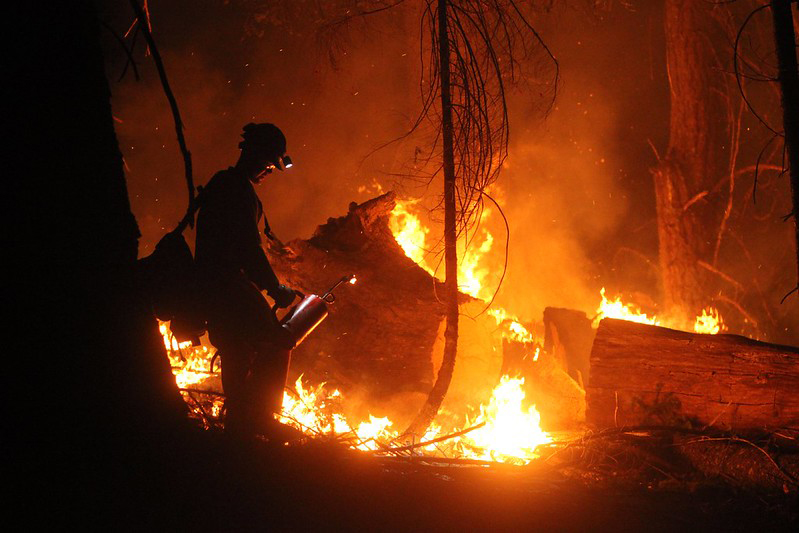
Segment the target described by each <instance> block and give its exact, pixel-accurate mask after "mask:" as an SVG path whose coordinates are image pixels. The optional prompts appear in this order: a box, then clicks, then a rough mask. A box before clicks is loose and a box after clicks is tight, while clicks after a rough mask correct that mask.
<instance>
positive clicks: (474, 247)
mask: <svg viewBox="0 0 799 533" xmlns="http://www.w3.org/2000/svg"><path fill="white" fill-rule="evenodd" d="M415 203H416V201H413V200H397V201H396V204H395V206H394V209H393V210H392V211H391V217H390V218H389V228H390V229H391V233H392V234H393V235H394V239H395V240H396V241H397V244H399V245H400V247H401V248H402V250H403V251H404V252H405V255H406V256H408V257H409V258H411V259H412V260H413V261H414V262H415V263H416V264H417V265H419V266H420V267H422V268H423V269H425V270H426V271H427V272H428V273H429V274H430V275H431V276H434V277H435V276H436V273H435V268H433V267H432V266H431V265H430V264H428V263H427V256H428V255H429V248H428V246H427V236H428V234H429V233H430V228H428V227H426V226H424V224H422V222H421V219H420V218H419V216H418V215H417V214H415V213H413V212H412V211H413V210H412V208H411V206H413V205H414V204H415ZM490 215H491V210H490V209H484V210H483V212H482V213H481V215H480V223H479V225H482V224H483V222H485V221H486V220H487V219H488V217H489V216H490ZM472 241H474V242H470V243H469V246H467V245H466V237H464V238H462V239H461V240H460V241H459V242H458V248H459V249H460V250H461V251H460V253H459V257H460V262H459V264H458V289H459V290H460V291H461V292H463V293H465V294H468V295H470V296H473V297H475V298H480V299H483V300H487V299H488V298H489V297H490V296H491V295H490V294H486V289H485V279H486V277H487V275H488V274H489V269H488V268H487V267H485V266H484V265H482V264H481V263H482V262H484V258H485V257H486V255H487V254H488V253H489V252H490V251H491V248H492V247H493V245H494V236H493V235H492V234H491V232H489V231H488V230H487V229H485V228H482V229H481V230H480V239H479V241H475V237H474V236H472ZM478 242H479V245H478V244H477V243H478ZM464 250H465V251H464Z"/></svg>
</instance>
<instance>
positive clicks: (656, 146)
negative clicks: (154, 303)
mask: <svg viewBox="0 0 799 533" xmlns="http://www.w3.org/2000/svg"><path fill="white" fill-rule="evenodd" d="M253 4H256V7H253ZM639 4H641V5H638V6H636V7H637V9H636V10H628V9H622V8H619V7H618V6H617V7H616V8H614V9H611V10H608V11H603V12H596V11H592V12H590V13H586V12H583V11H578V10H572V9H563V8H559V9H555V10H553V11H551V12H548V13H547V12H543V13H540V14H539V16H537V17H536V19H535V20H534V23H535V26H536V28H537V29H538V31H539V32H540V34H541V35H542V37H543V38H544V40H545V41H546V43H547V45H548V46H549V47H550V49H551V50H552V51H553V53H554V54H555V55H556V56H557V58H558V60H559V62H560V68H561V85H560V88H559V92H558V98H557V101H556V104H555V108H554V109H553V111H552V112H551V114H550V115H549V116H548V117H546V119H542V117H541V116H540V112H539V111H540V108H541V99H540V97H539V96H538V95H535V94H529V93H513V94H512V95H511V96H510V101H509V106H510V128H511V140H510V147H509V157H508V160H507V163H506V166H505V168H504V170H503V173H502V174H501V176H500V180H499V183H498V186H497V188H496V189H495V191H494V194H495V195H496V196H497V198H498V199H500V200H501V202H502V205H503V207H504V210H505V213H506V215H507V218H508V221H509V225H510V252H509V257H508V272H507V276H506V279H505V282H504V285H503V289H502V291H501V292H500V294H499V296H498V303H499V304H501V305H503V306H505V307H506V308H507V309H508V310H509V311H510V312H512V313H514V314H517V315H519V316H521V317H523V318H527V319H533V320H535V319H540V317H541V314H542V312H543V309H544V307H546V306H558V307H571V308H576V309H581V310H583V311H586V312H587V313H588V314H589V316H590V315H591V314H592V313H593V311H594V310H595V309H596V305H597V303H598V301H599V289H600V287H602V286H605V287H607V288H608V291H609V292H610V293H624V294H626V295H628V296H631V297H634V298H636V299H637V301H638V302H639V303H640V304H641V305H646V304H647V303H652V302H654V301H656V300H657V299H658V294H659V290H660V289H659V287H658V277H657V275H656V270H655V269H656V267H657V225H656V219H655V201H654V189H653V185H652V177H651V174H650V169H651V168H653V167H654V166H655V165H656V163H657V158H656V151H660V152H661V153H662V152H663V151H664V150H665V146H666V143H667V140H668V110H669V108H668V80H667V75H666V69H665V57H664V36H663V14H662V6H661V5H659V4H660V3H654V2H640V3H639ZM644 4H645V5H644ZM299 5H300V4H297V6H299ZM150 10H151V18H152V24H153V32H154V35H155V38H156V40H157V42H158V44H159V47H160V50H161V53H162V55H163V57H164V62H165V65H166V68H167V71H168V75H169V78H170V82H171V85H172V88H173V90H174V92H175V95H176V97H177V99H178V102H179V105H180V110H181V113H182V116H183V119H184V122H185V125H186V129H185V134H186V139H187V143H188V146H189V149H190V150H191V152H192V156H193V161H194V176H195V182H196V183H197V184H203V183H205V182H207V181H208V180H209V179H210V177H211V176H212V175H213V174H214V173H215V172H216V171H218V170H221V169H223V168H226V167H227V166H230V165H233V164H234V163H235V161H236V158H237V155H238V149H237V144H238V142H239V140H240V138H239V134H240V132H241V127H242V126H243V125H244V124H246V123H248V122H273V123H275V124H277V125H278V126H279V127H281V128H282V129H283V131H284V132H285V134H286V137H287V139H288V153H289V154H290V155H291V156H292V158H293V160H294V162H295V166H294V167H293V168H292V169H291V170H290V171H287V172H283V173H280V172H276V173H275V174H273V176H272V177H271V178H270V179H268V180H267V182H266V183H264V184H262V185H261V186H259V187H258V192H259V195H260V196H261V199H262V200H263V202H264V208H265V211H266V213H267V215H268V217H269V221H270V224H271V226H272V229H273V231H274V232H275V234H276V235H277V236H278V237H279V238H280V239H281V240H284V241H287V240H291V239H293V238H298V237H302V238H307V237H309V236H310V235H311V233H312V232H313V230H314V228H315V227H316V226H318V225H319V224H321V223H323V222H324V221H325V220H327V218H328V217H334V216H340V215H342V214H343V213H345V212H346V210H347V205H348V204H349V203H350V202H351V201H359V202H360V201H364V200H366V199H368V198H370V197H371V196H373V195H374V193H375V188H374V187H373V185H374V183H376V182H377V183H380V184H382V185H383V188H384V189H389V188H394V187H395V186H396V185H397V179H396V178H394V177H392V175H393V174H394V173H401V172H405V171H407V168H408V165H409V162H411V161H412V160H413V157H414V154H415V153H418V150H419V149H421V150H422V151H423V150H424V149H425V148H426V147H425V146H423V145H422V141H420V140H418V139H415V138H410V139H407V140H404V141H402V142H398V143H393V144H390V145H389V146H388V147H386V148H383V149H381V150H378V151H377V152H374V150H375V148H376V147H378V146H380V145H382V144H384V143H386V142H387V141H390V140H392V139H394V138H396V137H398V136H400V135H402V134H403V133H404V132H405V131H407V129H408V128H409V126H410V125H411V124H412V121H413V119H414V118H415V116H416V113H418V111H419V105H420V97H419V73H420V69H419V63H420V61H419V50H418V42H419V40H418V36H419V25H418V13H416V12H415V10H413V9H401V10H398V11H396V12H393V13H392V14H390V15H388V16H384V15H380V16H375V17H371V18H369V19H368V20H364V21H355V22H353V24H352V25H351V28H350V32H349V35H350V38H347V37H346V36H342V35H335V37H336V39H335V43H336V47H335V54H333V58H334V60H335V64H332V63H331V61H330V60H329V59H330V56H331V54H330V53H329V52H330V50H331V48H330V43H329V42H322V41H320V40H319V39H317V34H316V31H315V24H316V20H315V18H314V16H311V12H310V10H309V12H308V17H305V18H304V17H302V14H303V12H302V9H301V8H300V7H294V8H292V11H291V13H290V14H291V15H292V16H291V17H288V16H287V17H286V18H285V19H275V18H270V17H269V16H267V17H262V16H260V15H261V14H262V13H261V12H259V10H258V9H257V3H254V2H246V1H245V2H221V1H202V2H189V1H182V0H181V1H177V0H173V1H151V2H150ZM101 17H102V18H103V19H104V20H105V21H106V22H108V23H109V24H110V25H111V26H112V27H114V28H116V29H117V30H118V31H120V32H124V30H125V29H126V28H127V27H128V26H129V25H130V22H131V20H132V15H131V14H130V12H129V8H128V6H127V2H110V1H106V2H103V3H102V9H101ZM104 39H105V45H106V50H107V56H108V65H107V68H108V76H109V78H110V79H111V80H115V78H116V76H118V75H119V73H120V72H121V70H122V68H123V65H124V63H125V58H124V55H123V54H122V53H121V52H120V50H119V47H118V45H117V44H116V43H115V42H114V40H113V38H111V37H110V35H105V38H104ZM135 57H136V59H137V62H138V66H139V70H140V73H141V77H142V79H141V80H140V81H138V82H136V81H134V79H133V76H132V72H130V71H128V73H127V75H126V77H125V78H124V79H123V80H122V81H121V82H115V81H112V83H111V90H112V93H113V100H112V104H113V110H114V115H115V117H116V118H117V119H118V123H117V125H116V126H117V133H118V137H119V140H120V147H121V149H122V152H123V155H124V157H125V162H126V171H127V178H128V188H129V194H130V197H131V203H132V206H133V211H134V214H135V215H136V217H137V220H138V222H139V225H140V228H141V231H142V234H143V235H142V239H141V245H140V254H141V255H146V254H147V253H149V252H150V251H151V250H152V248H153V246H154V245H155V243H156V242H157V241H158V239H160V237H161V236H162V235H163V233H164V232H165V231H167V230H169V229H171V228H172V227H174V225H175V224H176V223H177V221H178V220H179V219H180V218H181V216H182V214H183V212H184V211H185V208H186V202H187V197H186V186H185V181H184V178H183V166H182V160H181V157H180V154H179V151H178V147H177V142H176V140H175V131H174V124H173V122H172V117H171V115H170V112H169V108H168V105H167V103H166V99H165V97H164V94H163V91H162V89H161V86H160V83H159V81H158V77H157V73H156V72H155V69H154V67H153V66H152V61H151V58H149V57H145V56H144V53H143V42H141V38H139V42H138V43H137V47H136V50H135ZM367 156H368V157H367ZM400 185H401V188H403V190H405V191H406V192H409V193H419V192H424V191H425V190H426V189H424V188H415V187H413V186H409V185H408V183H407V182H406V183H405V184H404V185H403V184H400ZM438 191H439V188H438V187H437V186H436V184H435V183H434V184H433V185H432V186H431V187H430V189H429V194H430V195H432V200H430V199H429V200H428V202H427V204H428V205H432V204H435V202H436V200H437V198H438V194H439V193H438ZM435 218H436V217H435V216H434V217H433V220H435ZM428 222H429V220H428ZM431 224H433V232H432V233H436V231H437V230H438V228H437V227H436V226H435V223H434V222H431ZM487 227H488V228H489V229H490V230H491V232H492V233H493V234H494V238H495V242H494V247H493V251H492V254H491V256H490V258H489V259H488V263H487V266H489V267H490V270H491V272H492V273H491V275H490V276H489V283H491V282H494V283H496V282H497V281H498V278H499V272H500V271H501V267H502V253H501V251H502V247H503V246H504V242H505V237H504V229H503V227H502V224H501V222H500V220H499V217H497V216H496V215H494V216H493V218H492V219H491V220H490V221H488V222H487ZM439 233H440V231H439ZM787 235H788V236H789V235H790V233H788V234H787ZM787 238H788V237H786V236H785V232H782V233H780V234H779V235H778V236H777V237H775V244H773V245H771V246H770V247H767V248H768V250H773V249H774V248H775V247H777V248H779V249H786V248H789V247H791V246H792V245H791V243H790V240H786V239H787ZM190 240H191V239H190ZM753 253H758V250H755V251H754V252H753ZM763 253H764V254H766V255H765V257H766V259H763V260H761V261H758V260H754V261H753V263H752V264H751V265H748V266H746V267H743V266H741V267H740V269H741V271H740V272H738V274H739V275H741V276H743V279H746V276H747V275H751V272H750V273H749V274H747V272H749V271H750V270H751V269H752V268H757V267H756V265H757V264H761V265H762V264H770V265H771V266H770V267H769V274H768V275H767V281H766V282H765V283H764V284H763V289H762V290H763V291H766V292H768V293H769V294H768V295H767V298H768V299H770V300H776V301H778V300H779V298H780V297H781V296H782V295H783V294H784V292H782V293H780V294H777V293H778V292H779V291H780V290H781V289H785V288H787V287H788V286H789V285H786V284H784V283H783V280H782V277H780V276H782V274H781V272H782V271H783V270H784V268H783V267H786V268H788V267H790V264H789V263H786V258H785V257H784V256H783V255H780V254H775V253H771V255H769V252H768V251H764V252H763ZM788 256H790V254H788ZM788 258H789V257H788ZM769 261H771V262H772V263H768V262H769ZM786 265H787V266H786ZM747 269H749V270H747ZM794 307H795V306H794ZM788 314H790V313H788ZM794 315H795V313H794ZM784 320H785V321H786V322H788V323H790V320H789V319H784ZM784 333H785V334H784V336H783V337H781V339H782V341H783V342H794V343H795V342H796V340H795V337H796V336H797V333H796V331H795V330H792V329H791V328H790V327H788V328H785V332H784Z"/></svg>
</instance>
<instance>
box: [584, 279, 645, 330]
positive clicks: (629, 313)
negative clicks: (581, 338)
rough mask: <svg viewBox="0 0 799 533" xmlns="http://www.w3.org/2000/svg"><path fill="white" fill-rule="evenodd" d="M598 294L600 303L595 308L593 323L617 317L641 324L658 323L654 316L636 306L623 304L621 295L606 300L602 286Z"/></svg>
mask: <svg viewBox="0 0 799 533" xmlns="http://www.w3.org/2000/svg"><path fill="white" fill-rule="evenodd" d="M599 294H600V295H602V303H600V304H599V307H598V308H597V310H596V312H597V316H596V318H595V319H594V323H595V324H598V323H599V321H600V320H602V319H603V318H618V319H621V320H627V321H630V322H638V323H641V324H653V325H655V326H657V325H659V324H660V323H659V322H658V320H657V318H656V317H648V316H647V315H646V314H645V313H642V312H641V311H640V310H639V309H638V308H637V307H635V306H632V305H625V304H623V303H622V301H621V297H617V298H616V299H615V300H612V301H611V300H608V299H607V298H606V297H605V287H602V290H601V291H599Z"/></svg>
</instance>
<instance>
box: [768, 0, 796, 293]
mask: <svg viewBox="0 0 799 533" xmlns="http://www.w3.org/2000/svg"><path fill="white" fill-rule="evenodd" d="M771 13H772V16H773V19H774V39H775V41H776V44H777V61H778V63H779V72H780V86H781V90H782V92H781V94H782V117H783V118H782V123H783V128H784V130H785V148H786V151H787V152H788V164H789V166H790V173H791V198H792V200H793V204H792V205H793V222H794V230H795V232H796V268H797V278H796V286H797V289H799V220H797V216H799V72H797V63H796V34H795V33H794V27H793V16H792V14H791V2H790V0H772V2H771Z"/></svg>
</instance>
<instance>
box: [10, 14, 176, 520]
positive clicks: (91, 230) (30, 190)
mask: <svg viewBox="0 0 799 533" xmlns="http://www.w3.org/2000/svg"><path fill="white" fill-rule="evenodd" d="M13 10H14V11H17V12H15V13H12V14H11V16H13V18H14V20H15V21H16V23H15V24H16V27H17V28H20V32H21V33H20V34H19V35H15V36H14V38H15V39H14V41H15V43H16V46H19V52H18V55H19V57H20V59H21V61H20V63H19V64H18V65H12V67H13V68H12V69H11V72H10V73H9V86H10V88H9V92H10V97H9V98H10V99H9V101H11V102H14V105H15V107H17V108H18V109H20V110H24V111H25V112H24V113H20V114H18V115H17V118H16V119H14V120H13V121H11V123H10V124H8V127H9V128H10V130H12V131H14V132H15V134H14V136H13V143H14V145H13V147H12V148H11V149H10V151H9V153H11V154H13V156H12V157H11V158H10V168H7V171H8V172H9V175H11V176H14V182H15V183H14V185H13V187H12V196H11V198H12V202H13V203H14V204H15V208H16V209H17V210H18V216H19V217H20V218H19V219H18V225H17V227H16V230H15V231H13V233H12V235H11V239H12V245H11V247H12V250H13V253H12V254H10V255H11V256H12V257H11V258H10V259H11V261H10V262H11V263H12V265H11V266H12V269H13V270H14V272H15V275H14V277H13V279H15V280H16V281H15V282H16V284H17V288H18V289H19V290H20V293H21V294H23V295H24V298H23V299H21V300H20V301H19V302H18V305H14V306H12V308H13V309H15V312H17V313H18V314H19V316H20V318H21V319H22V320H21V321H20V322H21V324H20V328H19V330H18V334H19V335H20V336H21V337H22V339H23V341H24V344H20V346H19V351H18V352H17V353H14V354H13V359H14V360H15V362H16V364H18V365H19V366H20V367H21V368H20V371H19V372H15V373H14V376H15V377H14V385H16V386H18V387H20V389H21V390H20V391H19V395H18V396H15V398H16V399H19V400H21V401H19V402H15V403H17V404H18V405H19V409H18V411H15V413H14V414H12V417H11V426H12V427H13V428H14V430H13V431H14V433H15V436H17V433H19V436H20V437H21V438H23V439H24V441H25V442H26V443H27V444H26V447H25V450H24V453H23V454H22V455H21V456H20V457H18V458H17V459H16V462H17V465H18V466H19V467H21V468H23V469H24V468H26V463H25V460H26V458H29V459H30V460H31V461H32V463H31V464H29V465H27V467H29V468H32V469H31V470H29V471H28V477H29V478H30V477H32V476H33V477H37V478H39V476H40V475H45V473H46V475H47V476H48V477H47V478H46V479H47V483H48V484H49V483H50V482H56V481H61V480H62V479H61V477H60V476H64V477H63V480H65V482H66V483H68V486H69V490H67V491H59V490H56V489H51V493H52V494H58V495H59V496H58V497H59V499H62V501H61V502H60V503H61V505H64V504H65V502H67V501H71V500H70V499H71V498H76V499H79V500H81V499H85V500H82V503H81V504H79V505H78V506H75V507H73V508H72V509H73V511H75V510H77V509H81V508H88V507H85V506H86V505H89V506H91V507H92V508H98V509H99V508H104V509H106V510H108V509H110V507H108V508H107V507H106V505H107V504H110V503H112V502H109V501H108V500H109V499H110V500H113V501H115V502H116V504H117V505H119V504H120V502H122V501H124V499H125V497H126V496H123V494H126V495H127V496H130V492H129V491H131V490H136V489H135V488H134V487H138V488H141V486H142V484H144V483H148V484H152V483H158V482H159V480H158V479H156V477H157V476H156V477H154V478H152V479H150V480H144V479H143V478H144V477H145V476H147V475H148V474H147V473H145V472H148V473H150V474H152V473H153V471H152V470H148V469H146V468H144V467H146V466H148V465H151V464H153V462H152V459H153V457H154V456H158V455H159V454H160V455H165V454H164V451H163V448H160V447H161V446H162V445H163V442H165V441H166V440H167V439H169V440H172V441H173V442H175V441H174V439H175V437H176V436H177V434H178V433H181V434H182V432H181V429H182V426H181V421H185V418H184V416H183V415H184V414H185V405H184V404H183V402H182V400H181V398H180V396H179V394H178V391H177V387H176V385H175V382H174V379H173V377H172V375H171V371H170V368H169V363H168V360H167V358H166V354H165V351H164V346H163V342H162V341H161V339H160V336H159V334H158V328H157V324H156V322H155V319H154V318H153V317H152V313H151V312H150V310H149V307H148V304H147V302H145V301H144V300H143V299H142V297H141V292H142V291H141V290H140V288H139V287H138V281H137V276H136V269H135V267H136V256H137V244H138V236H139V235H138V229H137V225H136V221H135V219H134V217H133V214H132V213H131V210H130V204H129V201H128V195H127V189H126V184H125V176H124V173H123V167H122V155H121V153H120V151H119V147H118V144H117V139H116V135H115V132H114V125H113V118H112V115H111V105H110V91H109V87H108V83H107V81H106V78H105V71H104V64H103V55H102V50H101V47H100V34H99V31H100V26H99V24H98V20H97V16H96V13H95V9H94V5H93V2H91V1H78V2H66V3H53V2H50V3H48V4H47V8H46V10H45V12H42V10H41V7H38V6H33V5H31V7H27V6H23V7H21V8H18V7H16V6H15V7H14V8H13ZM13 31H14V30H12V32H13ZM7 148H8V147H7ZM7 227H8V226H7ZM34 398H35V399H34ZM17 416H19V419H17ZM23 427H25V428H28V429H27V431H26V432H25V433H22V431H21V428H23ZM159 448H160V450H161V451H157V450H159ZM150 453H152V455H151V454H150ZM28 454H30V457H29V456H28ZM34 473H36V474H34ZM160 481H163V479H161V480H160ZM157 492H158V491H155V490H153V491H152V493H153V496H152V497H153V498H155V497H156V496H155V495H156V493H157ZM40 496H43V495H42V494H38V495H37V499H38V497H40ZM32 501H33V500H32ZM41 506H42V507H43V508H48V507H49V504H48V503H47V502H45V501H42V502H41ZM73 518H74V517H73Z"/></svg>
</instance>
